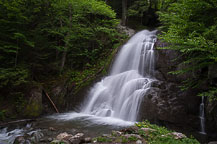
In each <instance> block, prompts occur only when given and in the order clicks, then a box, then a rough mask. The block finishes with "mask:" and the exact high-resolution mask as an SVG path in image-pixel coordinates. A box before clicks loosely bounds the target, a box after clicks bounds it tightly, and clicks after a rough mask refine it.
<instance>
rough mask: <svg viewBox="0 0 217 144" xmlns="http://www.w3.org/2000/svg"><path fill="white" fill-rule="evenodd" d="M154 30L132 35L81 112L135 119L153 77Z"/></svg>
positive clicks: (94, 88) (155, 38)
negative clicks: (108, 73) (107, 74)
mask: <svg viewBox="0 0 217 144" xmlns="http://www.w3.org/2000/svg"><path fill="white" fill-rule="evenodd" d="M155 33H156V31H148V30H143V31H141V32H138V33H137V34H135V35H134V36H133V37H132V38H131V39H130V40H129V41H128V42H127V43H126V44H125V45H124V46H123V47H122V48H121V51H120V52H119V54H118V56H117V57H116V59H115V62H114V64H113V67H112V69H111V71H110V75H109V76H107V77H105V78H104V79H102V80H101V81H100V82H98V83H96V84H95V85H94V86H93V88H92V89H91V90H90V93H89V95H88V99H87V100H86V102H85V104H84V107H82V110H81V113H86V114H91V115H96V116H101V117H114V118H120V119H123V120H127V121H136V119H137V115H138V112H139V108H140V103H141V101H142V98H143V96H144V95H145V93H146V91H147V90H148V89H149V88H150V86H151V83H152V82H153V81H154V80H155V79H154V64H155V61H154V59H155V56H154V44H155V42H156V40H157V37H156V35H155Z"/></svg>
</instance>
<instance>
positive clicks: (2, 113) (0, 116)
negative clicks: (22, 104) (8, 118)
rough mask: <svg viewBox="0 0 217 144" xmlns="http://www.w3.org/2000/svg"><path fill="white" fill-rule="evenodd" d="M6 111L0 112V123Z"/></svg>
mask: <svg viewBox="0 0 217 144" xmlns="http://www.w3.org/2000/svg"><path fill="white" fill-rule="evenodd" d="M6 112H7V110H0V121H1V120H4V119H5V114H6Z"/></svg>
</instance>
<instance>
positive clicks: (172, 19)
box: [158, 0, 217, 95]
mask: <svg viewBox="0 0 217 144" xmlns="http://www.w3.org/2000/svg"><path fill="white" fill-rule="evenodd" d="M214 11H217V5H216V0H210V1H206V0H183V1H177V2H175V3H173V4H171V5H170V7H169V8H168V10H167V11H163V12H162V11H161V12H158V14H159V16H160V20H161V22H162V24H163V26H162V27H161V29H162V30H163V34H162V35H161V36H160V38H161V39H162V40H164V41H166V42H168V43H170V46H169V47H167V49H174V50H177V51H179V52H181V53H182V55H183V56H184V60H183V62H182V63H183V64H185V65H187V67H185V68H183V69H181V70H179V71H175V72H173V74H183V73H186V72H192V73H197V75H196V76H195V77H193V78H192V79H191V80H189V81H191V82H192V81H194V82H193V83H191V84H189V83H187V85H189V86H187V87H196V86H197V87H198V86H200V81H201V80H203V81H205V80H207V81H212V80H210V79H208V77H209V76H208V68H209V67H210V66H212V65H215V64H216V63H217V61H216V59H217V37H216V35H217V13H215V12H214ZM206 69H207V70H206ZM204 70H206V72H204ZM202 71H203V72H202ZM210 83H211V82H210ZM204 94H205V95H207V93H204Z"/></svg>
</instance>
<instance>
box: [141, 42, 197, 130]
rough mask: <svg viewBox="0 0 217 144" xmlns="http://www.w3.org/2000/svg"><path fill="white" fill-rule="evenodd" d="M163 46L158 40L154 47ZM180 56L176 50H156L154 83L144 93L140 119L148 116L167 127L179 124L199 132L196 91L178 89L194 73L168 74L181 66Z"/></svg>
mask: <svg viewBox="0 0 217 144" xmlns="http://www.w3.org/2000/svg"><path fill="white" fill-rule="evenodd" d="M165 45H167V44H164V43H161V42H157V45H156V47H161V46H165ZM179 57H180V55H179V53H178V52H176V51H173V50H159V49H156V67H155V69H156V71H155V77H156V79H157V81H155V82H153V84H152V87H151V89H150V90H149V91H148V92H147V93H146V95H145V96H144V99H143V101H142V104H141V109H140V114H139V115H140V116H141V117H140V118H139V119H140V120H145V119H148V120H150V121H151V122H154V123H158V124H162V125H166V126H167V127H170V128H175V129H179V128H178V127H181V129H183V128H186V129H187V130H188V131H191V130H192V131H199V130H200V123H199V117H198V115H199V105H200V97H198V96H196V95H197V90H195V89H194V90H188V91H182V90H181V89H180V85H181V83H182V82H183V81H185V80H186V79H187V78H189V77H192V76H194V75H193V74H192V73H187V74H184V75H182V76H177V75H172V74H169V73H168V72H171V71H175V70H179V69H180V68H182V67H184V65H181V64H179V60H178V59H177V58H179ZM175 59H177V60H175Z"/></svg>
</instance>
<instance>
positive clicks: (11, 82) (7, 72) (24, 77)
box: [0, 68, 29, 88]
mask: <svg viewBox="0 0 217 144" xmlns="http://www.w3.org/2000/svg"><path fill="white" fill-rule="evenodd" d="M28 77H29V72H28V70H27V69H23V68H16V69H15V68H7V69H4V68H0V81H1V84H0V88H6V87H7V88H10V87H15V86H20V85H22V84H26V83H27V82H28Z"/></svg>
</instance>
